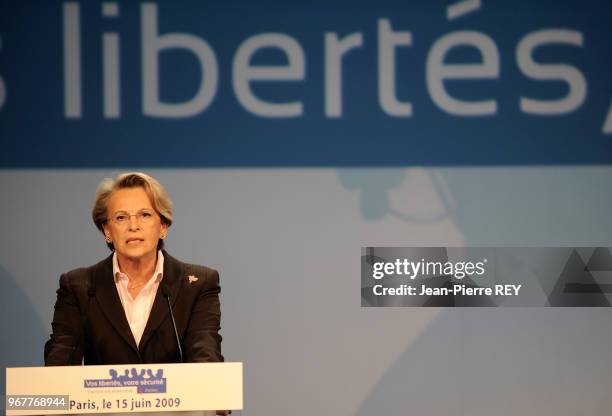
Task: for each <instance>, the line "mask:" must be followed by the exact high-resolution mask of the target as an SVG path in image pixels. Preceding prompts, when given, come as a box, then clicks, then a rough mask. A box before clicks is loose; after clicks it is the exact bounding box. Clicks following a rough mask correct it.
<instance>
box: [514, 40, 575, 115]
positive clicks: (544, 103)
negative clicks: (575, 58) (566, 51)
mask: <svg viewBox="0 0 612 416" xmlns="http://www.w3.org/2000/svg"><path fill="white" fill-rule="evenodd" d="M555 43H560V44H567V45H573V46H582V45H583V38H582V33H580V32H577V31H575V30H565V29H551V30H539V31H537V32H533V33H530V34H529V35H527V36H525V37H524V38H523V39H521V41H520V42H519V44H518V46H517V48H516V61H517V64H518V67H519V68H520V69H521V71H522V72H523V73H524V74H525V75H527V76H528V77H530V78H533V79H538V80H547V81H550V80H560V81H565V82H566V83H567V84H568V86H569V92H568V94H567V96H565V97H563V98H560V99H558V100H536V99H533V98H526V97H521V99H520V101H519V104H520V107H521V110H522V111H523V112H525V113H529V114H541V115H554V114H565V113H569V112H571V111H573V110H576V109H577V108H578V107H580V106H581V105H582V103H583V102H584V100H585V98H586V94H587V83H586V80H585V78H584V75H582V73H581V72H580V71H579V70H578V69H576V68H574V67H572V66H570V65H562V64H538V63H537V62H535V61H534V60H533V56H532V54H533V50H534V49H535V48H537V47H539V46H542V45H545V44H555Z"/></svg>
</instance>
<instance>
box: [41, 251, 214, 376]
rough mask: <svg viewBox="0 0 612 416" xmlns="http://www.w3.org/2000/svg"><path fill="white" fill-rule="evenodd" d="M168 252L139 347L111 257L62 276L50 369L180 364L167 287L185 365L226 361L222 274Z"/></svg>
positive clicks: (49, 347)
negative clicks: (221, 307)
mask: <svg viewBox="0 0 612 416" xmlns="http://www.w3.org/2000/svg"><path fill="white" fill-rule="evenodd" d="M163 254H164V274H163V278H162V280H161V282H160V285H159V288H158V290H157V294H156V295H155V300H154V301H153V306H152V308H151V314H150V316H149V320H148V322H147V325H146V327H145V330H144V333H143V335H142V339H141V341H140V345H139V346H138V347H137V346H136V342H135V341H134V337H133V336H132V331H131V330H130V326H129V324H128V321H127V319H126V317H125V313H124V311H123V306H122V305H121V300H120V298H119V294H118V293H117V288H116V286H115V281H114V278H113V265H112V256H109V257H108V258H107V259H105V260H103V261H101V262H100V263H98V264H95V265H93V266H91V267H87V268H81V269H76V270H72V271H70V272H68V273H65V274H63V275H62V276H61V278H60V287H59V289H58V290H57V301H56V303H55V313H54V315H53V322H52V323H51V326H52V328H53V333H52V334H51V338H50V339H49V341H47V343H46V344H45V365H80V364H81V362H82V361H84V363H85V364H86V365H88V364H92V365H93V364H140V363H143V364H144V363H172V362H179V354H178V347H177V343H176V337H175V335H174V329H173V327H172V321H171V318H170V313H169V311H168V302H167V300H166V298H165V297H164V296H163V293H164V292H163V289H162V285H163V286H166V288H167V289H166V293H170V295H171V302H172V310H173V312H174V317H175V319H176V326H177V329H178V333H179V338H180V339H181V345H182V347H183V354H184V357H185V361H186V362H215V361H223V356H222V355H221V336H220V335H219V329H220V321H221V312H220V306H219V292H220V287H219V273H217V271H216V270H213V269H210V268H208V267H205V266H197V265H192V264H186V263H182V262H180V261H178V260H176V259H175V258H173V257H171V256H170V255H169V254H168V253H166V252H165V251H164V252H163ZM190 276H193V277H192V278H191V279H190V278H189V277H190ZM194 278H195V279H194ZM196 279H197V280H196ZM190 280H191V282H190Z"/></svg>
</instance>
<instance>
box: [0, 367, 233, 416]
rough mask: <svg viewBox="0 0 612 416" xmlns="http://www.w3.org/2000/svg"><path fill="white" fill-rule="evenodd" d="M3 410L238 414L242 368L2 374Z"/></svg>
mask: <svg viewBox="0 0 612 416" xmlns="http://www.w3.org/2000/svg"><path fill="white" fill-rule="evenodd" d="M6 409H7V410H6V414H7V415H35V414H41V413H44V414H74V413H79V414H82V413H117V412H121V413H130V412H166V411H188V410H192V411H193V410H216V409H242V363H193V364H157V365H154V366H152V365H113V366H109V365H104V366H71V367H24V368H7V369H6ZM41 411H43V412H41Z"/></svg>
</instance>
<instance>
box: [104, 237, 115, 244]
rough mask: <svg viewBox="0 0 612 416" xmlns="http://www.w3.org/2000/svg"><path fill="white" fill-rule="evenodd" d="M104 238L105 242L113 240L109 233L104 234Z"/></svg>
mask: <svg viewBox="0 0 612 416" xmlns="http://www.w3.org/2000/svg"><path fill="white" fill-rule="evenodd" d="M105 240H106V242H107V243H110V242H112V241H113V240H112V239H111V237H110V235H106V236H105Z"/></svg>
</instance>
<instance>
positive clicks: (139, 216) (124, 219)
mask: <svg viewBox="0 0 612 416" xmlns="http://www.w3.org/2000/svg"><path fill="white" fill-rule="evenodd" d="M132 217H136V220H138V223H140V224H148V223H150V222H151V221H152V220H153V218H155V214H154V213H153V212H151V211H145V210H143V211H139V212H137V213H136V214H128V213H127V212H123V211H119V212H116V213H114V214H113V215H112V216H111V217H110V221H112V222H114V223H115V224H117V225H119V226H125V225H127V224H129V222H130V218H132Z"/></svg>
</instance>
